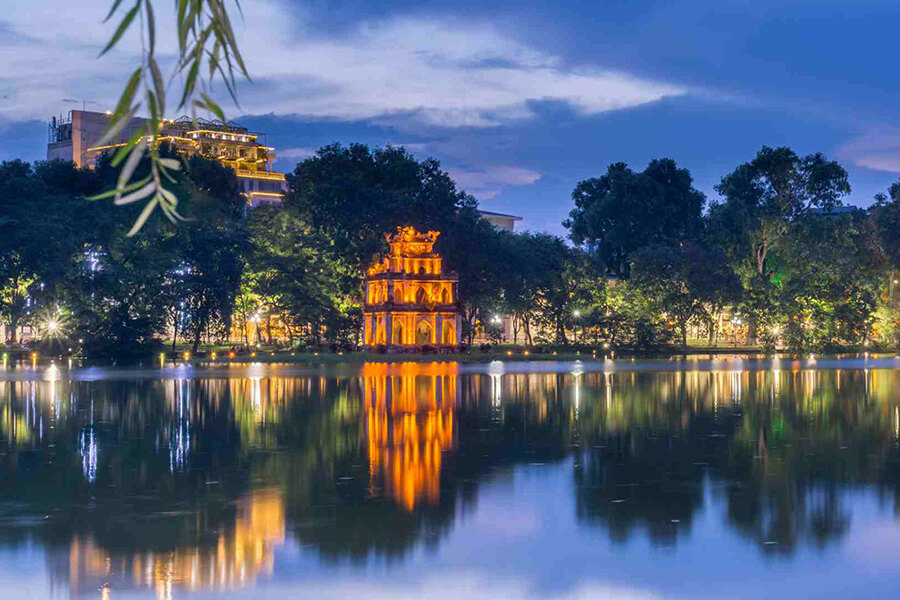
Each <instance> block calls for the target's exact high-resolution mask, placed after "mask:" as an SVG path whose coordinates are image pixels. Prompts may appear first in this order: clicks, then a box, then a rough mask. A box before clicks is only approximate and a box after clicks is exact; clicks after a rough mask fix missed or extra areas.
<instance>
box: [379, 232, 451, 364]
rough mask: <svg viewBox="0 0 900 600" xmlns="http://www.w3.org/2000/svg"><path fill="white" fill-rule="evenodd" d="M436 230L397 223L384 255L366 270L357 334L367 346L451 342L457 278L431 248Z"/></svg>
mask: <svg viewBox="0 0 900 600" xmlns="http://www.w3.org/2000/svg"><path fill="white" fill-rule="evenodd" d="M439 235H440V233H439V232H437V231H428V232H426V233H420V232H418V231H416V230H415V229H413V228H412V227H398V228H397V231H396V233H394V234H391V235H388V236H387V241H388V244H389V245H390V247H391V251H390V253H389V255H388V256H386V257H384V258H382V259H381V260H379V261H377V262H376V263H375V264H373V265H372V266H371V267H369V270H368V271H367V273H366V299H365V308H364V309H363V317H364V319H363V323H364V331H363V339H364V341H365V344H366V345H367V346H377V345H385V346H405V347H415V346H424V345H432V346H455V345H456V344H458V343H459V342H458V340H459V328H460V317H459V312H458V310H457V289H458V285H459V278H458V277H456V275H455V274H445V273H444V271H443V265H442V259H441V257H440V255H438V254H437V253H436V252H434V242H435V241H436V240H437V238H438V236H439Z"/></svg>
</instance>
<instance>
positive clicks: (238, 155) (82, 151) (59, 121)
mask: <svg viewBox="0 0 900 600" xmlns="http://www.w3.org/2000/svg"><path fill="white" fill-rule="evenodd" d="M109 119H110V113H108V112H107V113H101V112H92V111H85V110H72V111H70V112H69V115H68V117H66V118H63V117H59V118H57V117H53V118H52V119H51V120H50V124H49V132H48V141H47V160H53V159H62V160H71V161H73V162H74V163H75V164H76V165H78V166H79V167H89V168H93V167H94V166H95V165H96V163H97V159H98V158H99V157H100V156H101V155H102V154H103V153H104V152H106V151H108V150H111V149H113V148H116V147H118V146H121V145H123V144H124V143H126V141H127V140H129V139H131V137H132V136H133V135H134V133H135V132H136V131H137V130H138V129H140V128H141V127H144V126H146V124H147V119H143V118H140V117H134V118H132V119H131V121H130V122H129V123H128V125H127V126H126V127H125V128H124V129H123V130H122V131H121V132H120V133H119V135H118V138H117V139H115V140H112V141H111V142H110V143H108V144H105V145H103V146H100V145H98V142H99V141H100V140H101V139H102V137H103V133H104V132H105V130H106V126H107V125H108V123H109ZM265 137H266V136H265V134H264V133H254V132H251V131H249V130H248V129H247V128H246V127H241V126H240V125H237V124H235V123H233V122H229V123H222V122H220V121H208V120H206V119H199V118H198V119H197V120H196V121H195V120H193V119H191V118H190V117H180V118H178V119H175V120H164V121H163V123H162V126H161V127H160V130H159V136H158V138H157V139H158V140H159V141H160V142H168V143H170V144H172V145H173V146H175V148H176V149H177V150H178V151H179V152H181V153H183V154H185V155H187V156H193V155H195V154H199V155H200V156H204V157H207V158H213V159H216V160H218V161H219V162H220V163H222V164H223V165H225V166H226V167H228V168H230V169H231V170H233V171H234V173H235V175H237V176H238V180H239V181H240V182H241V185H242V187H243V190H244V195H245V196H246V197H247V204H249V205H250V206H257V205H259V204H262V203H265V202H280V201H281V199H282V198H284V192H285V190H286V185H285V179H284V174H283V173H278V172H276V171H275V170H274V167H273V162H274V161H275V152H274V148H272V147H270V146H267V145H266V144H265Z"/></svg>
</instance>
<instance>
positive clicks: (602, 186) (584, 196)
mask: <svg viewBox="0 0 900 600" xmlns="http://www.w3.org/2000/svg"><path fill="white" fill-rule="evenodd" d="M572 199H573V200H574V201H575V208H574V209H573V210H572V211H571V212H570V213H569V219H567V220H566V221H565V222H564V223H563V225H565V226H566V227H567V228H568V229H569V237H570V238H571V239H572V241H573V242H575V243H576V244H578V245H582V244H586V245H587V246H588V247H589V248H591V249H592V251H593V252H595V253H597V255H598V256H599V257H600V258H601V259H602V260H603V262H604V263H605V264H606V267H607V270H608V272H610V273H612V274H615V275H616V276H618V277H619V278H627V277H628V275H629V273H630V265H631V255H632V254H633V253H634V252H635V251H636V250H638V249H640V248H642V247H644V246H647V245H649V244H669V243H674V242H677V241H681V240H687V239H693V238H695V237H697V236H698V235H699V234H700V232H701V230H702V223H703V222H702V210H703V205H704V203H705V201H706V199H705V197H704V195H703V193H702V192H700V191H698V190H696V189H695V188H694V187H693V179H692V178H691V174H690V172H689V171H688V170H687V169H679V168H678V167H677V166H676V164H675V161H673V160H671V159H667V158H664V159H658V160H653V161H651V162H650V164H649V165H648V166H647V168H646V169H644V171H643V172H641V173H636V172H634V171H632V170H631V169H630V168H628V166H627V165H626V164H625V163H615V164H612V165H610V166H609V168H607V170H606V174H605V175H603V176H602V177H599V178H597V177H593V178H590V179H585V180H584V181H581V182H579V183H578V185H576V186H575V190H574V191H573V192H572Z"/></svg>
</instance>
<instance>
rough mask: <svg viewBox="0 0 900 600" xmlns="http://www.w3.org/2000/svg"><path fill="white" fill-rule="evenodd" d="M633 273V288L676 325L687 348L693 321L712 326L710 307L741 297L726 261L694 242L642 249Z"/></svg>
mask: <svg viewBox="0 0 900 600" xmlns="http://www.w3.org/2000/svg"><path fill="white" fill-rule="evenodd" d="M633 269H634V270H633V277H632V282H633V284H634V286H635V287H636V288H637V289H638V290H640V291H641V292H642V293H643V294H644V295H645V296H646V297H647V299H648V300H649V301H650V302H651V304H652V305H653V306H654V308H655V309H656V310H657V311H660V312H665V313H666V314H667V315H668V316H669V317H670V318H671V319H672V320H673V321H674V323H675V325H677V327H678V329H679V330H680V332H681V342H682V345H683V346H684V347H687V326H688V323H689V322H690V321H692V320H702V321H704V322H709V321H710V320H711V312H712V311H711V310H710V309H709V308H708V307H710V306H715V305H721V304H724V303H727V302H730V301H733V300H734V299H736V298H738V297H739V295H740V281H739V280H738V278H737V276H736V275H735V274H734V273H733V272H732V271H731V269H729V267H728V264H727V263H726V261H725V257H724V256H722V255H721V254H719V253H717V252H714V251H710V250H707V249H705V248H703V247H701V246H699V245H697V244H695V243H692V242H685V243H683V244H680V245H678V246H659V245H655V246H647V247H645V248H642V249H641V250H639V251H638V252H637V253H636V254H635V257H634V267H633Z"/></svg>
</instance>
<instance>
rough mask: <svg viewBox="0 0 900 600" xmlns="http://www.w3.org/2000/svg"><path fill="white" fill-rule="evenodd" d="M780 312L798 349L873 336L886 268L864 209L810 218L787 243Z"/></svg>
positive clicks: (851, 342) (855, 341)
mask: <svg viewBox="0 0 900 600" xmlns="http://www.w3.org/2000/svg"><path fill="white" fill-rule="evenodd" d="M781 254H782V255H783V256H784V261H785V266H786V268H785V276H784V278H783V280H782V281H781V282H780V285H779V289H780V307H781V309H782V311H783V313H784V317H785V324H786V331H785V333H786V337H787V339H788V342H789V344H790V345H791V346H792V347H795V348H798V349H800V348H810V347H818V348H837V347H841V346H847V345H851V346H855V345H859V344H861V343H863V342H865V341H867V340H868V339H869V337H870V332H871V326H872V323H873V321H874V312H875V309H876V307H877V304H878V297H879V292H880V290H881V289H882V282H883V278H882V277H881V275H882V274H883V273H884V266H885V263H884V261H883V258H882V254H881V252H879V250H878V248H877V241H876V235H875V228H874V224H873V223H872V221H871V220H870V219H869V218H868V215H867V214H866V213H865V211H863V210H859V209H857V210H855V211H853V212H851V213H842V214H824V215H823V214H811V215H808V216H806V217H805V218H803V219H801V220H799V221H797V222H796V223H794V224H792V226H791V231H790V234H789V235H788V236H786V238H785V240H784V241H783V244H782V250H781Z"/></svg>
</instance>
